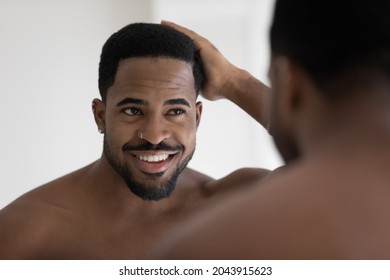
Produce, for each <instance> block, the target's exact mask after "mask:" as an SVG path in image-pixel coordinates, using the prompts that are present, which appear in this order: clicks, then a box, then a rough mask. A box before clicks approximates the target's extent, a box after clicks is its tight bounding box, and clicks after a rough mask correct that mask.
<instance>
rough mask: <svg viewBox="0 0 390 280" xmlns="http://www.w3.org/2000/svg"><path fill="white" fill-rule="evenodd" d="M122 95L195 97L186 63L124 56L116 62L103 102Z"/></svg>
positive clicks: (188, 64)
mask: <svg viewBox="0 0 390 280" xmlns="http://www.w3.org/2000/svg"><path fill="white" fill-rule="evenodd" d="M123 97H137V98H153V99H160V98H161V99H164V98H171V97H186V98H189V99H190V100H194V101H195V99H196V92H195V84H194V76H193V73H192V66H191V64H190V63H188V62H185V61H182V60H178V59H173V58H128V59H125V60H122V61H121V62H120V63H119V65H118V70H117V73H116V75H115V80H114V84H113V86H112V87H110V88H109V90H108V94H107V101H108V100H109V99H111V100H117V99H120V98H123Z"/></svg>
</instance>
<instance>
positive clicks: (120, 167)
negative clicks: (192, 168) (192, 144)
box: [103, 136, 195, 200]
mask: <svg viewBox="0 0 390 280" xmlns="http://www.w3.org/2000/svg"><path fill="white" fill-rule="evenodd" d="M128 150H144V151H145V150H183V147H181V146H180V147H179V146H178V147H171V146H168V145H166V144H163V143H160V144H158V145H153V144H150V143H148V142H146V143H144V144H143V145H139V146H137V147H130V146H129V145H127V144H126V145H124V146H123V148H122V151H128ZM103 153H104V156H105V157H106V159H107V161H108V163H109V164H110V165H111V167H112V168H113V169H114V170H115V171H116V172H117V173H118V174H119V175H120V176H121V177H122V179H123V180H124V181H125V183H126V185H127V186H128V188H129V189H130V191H131V192H133V193H134V194H135V195H137V196H138V197H140V198H142V199H143V200H160V199H164V198H167V197H169V196H170V195H171V194H172V192H173V191H174V190H175V187H176V182H177V179H178V177H179V175H180V174H181V172H183V170H184V169H185V168H186V166H187V164H188V163H189V162H190V160H191V159H192V156H193V155H194V153H195V148H194V149H193V150H192V151H191V153H190V154H189V155H188V156H187V157H186V158H184V159H183V160H182V161H181V162H179V163H178V164H177V166H176V168H175V170H174V172H173V174H172V175H171V176H170V177H169V178H168V179H165V180H163V181H162V182H160V183H158V182H156V183H155V184H153V183H150V184H147V183H144V182H140V181H137V180H136V179H135V178H134V176H133V174H132V173H131V172H130V169H129V168H128V166H127V163H126V162H124V163H120V162H119V161H118V160H117V158H116V157H115V155H114V153H113V152H112V150H111V148H110V146H109V145H108V143H107V139H106V136H104V147H103ZM163 174H164V172H160V173H155V174H148V176H149V177H150V178H151V179H152V180H156V181H157V179H159V178H161V177H162V176H163Z"/></svg>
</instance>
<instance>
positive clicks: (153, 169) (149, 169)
mask: <svg viewBox="0 0 390 280" xmlns="http://www.w3.org/2000/svg"><path fill="white" fill-rule="evenodd" d="M174 156H175V155H170V156H169V157H168V158H167V159H166V160H164V161H158V162H148V161H143V160H140V159H138V158H136V157H134V156H133V158H134V159H135V164H136V166H137V167H138V168H139V169H140V170H141V171H142V172H143V173H151V174H153V173H161V172H164V171H165V170H167V169H168V167H169V166H170V163H171V162H172V159H173V158H174Z"/></svg>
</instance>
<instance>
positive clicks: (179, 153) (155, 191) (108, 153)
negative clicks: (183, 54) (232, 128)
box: [104, 58, 201, 200]
mask: <svg viewBox="0 0 390 280" xmlns="http://www.w3.org/2000/svg"><path fill="white" fill-rule="evenodd" d="M200 115H201V103H196V93H195V87H194V77H193V74H192V68H191V65H190V64H189V63H186V62H184V61H180V60H176V59H168V58H130V59H125V60H123V61H122V62H120V63H119V66H118V70H117V73H116V76H115V82H114V84H113V86H112V87H110V88H109V90H108V92H107V99H106V104H105V137H104V155H105V157H106V159H107V161H108V162H109V163H110V165H111V166H112V167H113V168H114V169H115V170H116V171H117V172H118V173H119V174H120V175H121V176H122V178H123V179H124V180H125V181H126V183H127V185H128V187H129V188H130V189H131V190H132V191H133V192H134V193H135V194H136V195H138V196H140V197H141V198H143V199H149V200H159V199H162V198H165V197H168V196H169V195H170V194H171V192H172V191H173V189H174V187H175V185H176V179H177V177H178V176H179V174H180V173H181V172H182V171H183V169H184V168H185V166H186V165H187V163H188V162H189V161H190V159H191V157H192V155H193V153H194V150H195V143H196V130H197V127H198V124H199V120H200Z"/></svg>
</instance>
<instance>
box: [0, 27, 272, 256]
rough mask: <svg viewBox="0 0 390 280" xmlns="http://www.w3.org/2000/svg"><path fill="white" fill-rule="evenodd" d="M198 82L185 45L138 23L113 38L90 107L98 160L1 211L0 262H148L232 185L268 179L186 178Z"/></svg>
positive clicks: (168, 31) (191, 51)
mask: <svg viewBox="0 0 390 280" xmlns="http://www.w3.org/2000/svg"><path fill="white" fill-rule="evenodd" d="M201 82H202V67H201V64H200V60H199V56H198V54H197V53H196V52H195V48H194V45H193V42H192V40H191V39H190V38H189V37H188V36H186V35H184V34H182V33H180V32H178V31H175V30H174V29H172V28H168V27H164V26H161V25H159V24H141V23H140V24H131V25H128V26H126V27H124V28H122V29H121V30H119V31H118V32H116V33H115V34H113V35H112V36H111V37H110V38H109V39H108V41H107V42H106V44H105V45H104V47H103V50H102V55H101V61H100V65H99V90H100V94H101V98H102V99H101V100H99V99H95V100H93V104H92V110H93V115H94V118H95V121H96V124H97V127H98V131H99V132H100V133H103V134H104V149H103V154H102V156H101V158H100V159H99V160H97V161H96V162H94V163H92V164H90V165H88V166H86V167H84V168H82V169H80V170H78V171H75V172H73V173H71V174H69V175H66V176H64V177H61V178H59V179H56V180H54V181H52V182H50V183H48V184H46V185H44V186H41V187H39V188H37V189H34V190H33V191H31V192H29V193H27V194H25V195H23V196H22V197H20V198H19V199H17V200H16V201H14V202H13V203H11V204H10V205H8V206H7V207H5V208H4V209H2V210H1V211H0V243H1V246H0V258H3V259H146V258H148V257H149V254H150V252H151V249H152V248H154V247H155V246H156V245H157V244H159V242H160V240H159V238H160V237H161V236H162V235H163V233H164V232H166V231H167V229H169V228H171V227H172V226H174V225H177V224H178V223H180V222H182V221H184V220H186V219H188V218H189V217H190V216H191V215H192V213H193V212H195V211H196V210H197V209H202V208H205V207H206V206H207V204H211V203H214V201H215V200H216V199H217V198H215V199H214V198H213V199H212V198H211V197H219V196H214V195H213V196H211V194H213V193H220V191H219V190H221V192H222V191H223V192H227V190H228V189H229V186H228V185H227V184H226V182H229V181H230V180H235V178H236V177H237V175H239V177H240V176H241V175H240V174H245V175H246V176H245V177H246V178H247V180H253V181H255V180H257V179H258V178H259V177H263V176H265V175H266V174H267V171H265V170H255V169H243V170H241V171H238V172H235V173H233V174H232V175H231V176H228V177H226V178H224V179H221V180H219V181H214V180H213V179H211V178H210V177H208V176H206V175H204V174H200V173H198V172H196V171H194V170H191V169H189V168H186V165H187V163H188V162H189V161H190V159H191V156H192V155H193V153H194V150H195V142H196V141H195V136H196V129H197V127H198V125H199V121H200V117H201V112H202V104H201V103H200V102H196V98H197V95H198V94H199V89H200V84H201ZM175 186H176V188H177V189H176V190H175V191H174V189H175ZM209 197H210V198H209Z"/></svg>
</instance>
